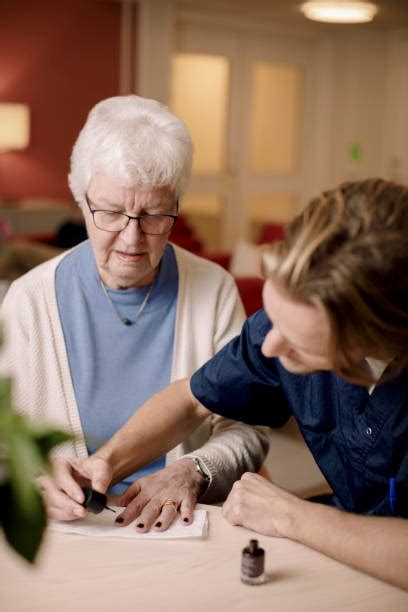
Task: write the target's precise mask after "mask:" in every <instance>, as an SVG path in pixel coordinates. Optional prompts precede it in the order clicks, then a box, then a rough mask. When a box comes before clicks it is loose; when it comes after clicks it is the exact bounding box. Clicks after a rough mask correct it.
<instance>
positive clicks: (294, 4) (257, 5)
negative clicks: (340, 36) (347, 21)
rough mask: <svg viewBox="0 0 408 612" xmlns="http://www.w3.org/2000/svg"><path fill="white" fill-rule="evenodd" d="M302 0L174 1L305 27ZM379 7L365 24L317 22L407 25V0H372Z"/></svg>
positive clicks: (224, 13)
mask: <svg viewBox="0 0 408 612" xmlns="http://www.w3.org/2000/svg"><path fill="white" fill-rule="evenodd" d="M302 1H303V0H176V4H177V6H179V7H181V8H195V9H198V10H200V11H211V12H213V11H216V12H218V13H220V14H222V15H224V16H228V15H234V16H236V17H238V16H241V17H244V18H245V17H247V18H252V19H261V20H268V21H270V22H272V23H274V25H277V26H279V25H280V26H291V25H292V26H301V25H304V26H306V25H307V24H310V23H311V22H308V20H307V19H305V18H304V16H303V15H302V13H301V12H300V11H299V5H300V4H301V3H302ZM371 1H374V2H375V3H376V4H377V5H378V7H379V13H378V15H377V16H376V17H375V19H374V20H373V21H372V22H371V23H370V24H364V26H350V25H347V26H344V25H343V26H338V25H333V24H318V27H321V28H332V29H333V28H338V27H342V28H344V27H348V28H350V27H354V28H355V27H365V28H368V27H370V26H371V25H375V26H376V27H380V28H387V29H388V28H400V27H407V26H408V0H371Z"/></svg>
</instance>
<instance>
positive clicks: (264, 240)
mask: <svg viewBox="0 0 408 612" xmlns="http://www.w3.org/2000/svg"><path fill="white" fill-rule="evenodd" d="M284 237H285V225H284V224H283V223H265V224H264V225H263V226H262V230H261V234H260V236H259V239H258V244H268V242H274V241H276V240H283V238H284Z"/></svg>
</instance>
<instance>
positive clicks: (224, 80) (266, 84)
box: [170, 21, 318, 249]
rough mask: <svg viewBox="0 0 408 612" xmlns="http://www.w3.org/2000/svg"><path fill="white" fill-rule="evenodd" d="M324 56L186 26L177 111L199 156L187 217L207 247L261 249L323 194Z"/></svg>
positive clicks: (174, 102) (306, 45) (177, 61)
mask: <svg viewBox="0 0 408 612" xmlns="http://www.w3.org/2000/svg"><path fill="white" fill-rule="evenodd" d="M315 54H316V48H315V44H314V42H313V41H309V40H304V39H301V40H299V39H296V38H290V39H288V37H287V36H283V35H278V34H275V35H272V34H270V33H268V34H267V33H264V32H261V33H259V32H257V33H255V32H251V31H248V30H246V29H242V30H241V29H235V30H233V29H230V28H228V29H226V28H225V27H218V28H217V27H213V26H211V27H210V26H206V25H201V24H191V23H186V22H183V21H179V22H178V24H177V31H176V35H175V46H174V52H173V55H172V62H171V77H170V92H171V93H170V106H171V108H172V110H174V111H175V112H176V113H177V114H179V115H180V116H181V117H182V118H183V119H184V120H185V121H186V123H187V125H188V126H189V128H190V131H191V133H192V137H193V140H194V143H195V148H196V155H195V163H194V167H193V179H192V183H191V187H190V190H189V193H188V194H187V196H186V197H185V199H184V201H183V212H184V213H185V214H186V215H187V216H188V218H189V220H190V221H191V223H192V224H193V225H194V227H195V229H196V231H197V232H198V233H199V235H200V236H201V238H202V239H203V240H204V242H205V246H206V248H208V249H231V248H232V247H233V246H234V244H235V243H236V242H237V240H251V241H253V242H256V240H257V237H258V234H259V230H260V227H261V226H262V225H263V224H264V223H266V222H268V221H269V222H270V221H277V222H287V221H289V220H290V219H291V218H292V217H293V216H294V214H295V213H296V212H297V211H298V210H299V209H300V208H301V206H303V204H304V203H305V199H306V198H308V197H309V196H310V194H311V193H313V192H314V191H315V190H316V186H315V184H314V183H315V182H316V181H315V180H314V177H316V175H317V173H318V162H317V157H316V155H315V153H316V151H315V149H316V145H315V136H314V133H313V129H312V126H313V124H315V119H316V115H317V112H318V109H317V105H316V104H315V99H314V92H315V89H316V79H317V75H316V69H315V66H316V59H315ZM317 189H318V188H317Z"/></svg>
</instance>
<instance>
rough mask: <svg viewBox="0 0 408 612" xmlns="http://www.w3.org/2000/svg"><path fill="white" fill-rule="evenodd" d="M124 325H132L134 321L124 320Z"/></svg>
mask: <svg viewBox="0 0 408 612" xmlns="http://www.w3.org/2000/svg"><path fill="white" fill-rule="evenodd" d="M122 323H123V325H132V323H133V321H131V320H130V319H126V318H124V319H122Z"/></svg>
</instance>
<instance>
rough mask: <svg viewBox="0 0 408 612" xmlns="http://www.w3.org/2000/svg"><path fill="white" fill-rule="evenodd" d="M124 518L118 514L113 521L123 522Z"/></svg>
mask: <svg viewBox="0 0 408 612" xmlns="http://www.w3.org/2000/svg"><path fill="white" fill-rule="evenodd" d="M124 520H125V519H123V518H122V517H121V516H118V518H117V519H115V523H123V521H124Z"/></svg>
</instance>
